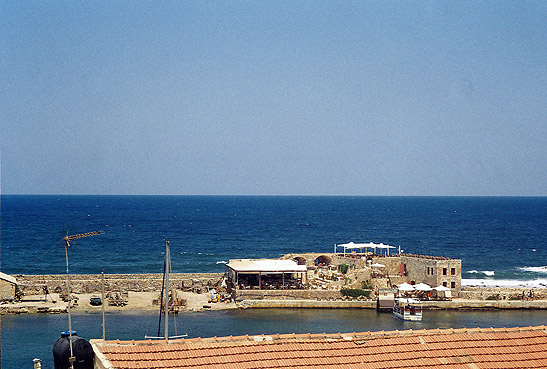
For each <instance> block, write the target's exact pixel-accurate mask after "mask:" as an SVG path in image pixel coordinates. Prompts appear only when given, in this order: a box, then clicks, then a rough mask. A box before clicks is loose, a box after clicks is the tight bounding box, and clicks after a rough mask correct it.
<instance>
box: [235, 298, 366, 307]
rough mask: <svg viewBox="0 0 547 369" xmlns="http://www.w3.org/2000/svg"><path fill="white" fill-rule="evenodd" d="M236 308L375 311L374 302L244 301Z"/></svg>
mask: <svg viewBox="0 0 547 369" xmlns="http://www.w3.org/2000/svg"><path fill="white" fill-rule="evenodd" d="M238 306H239V307H240V308H243V309H246V308H253V309H269V308H289V309H376V301H371V300H367V301H318V300H244V301H241V302H240V303H239V304H238Z"/></svg>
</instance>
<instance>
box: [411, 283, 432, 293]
mask: <svg viewBox="0 0 547 369" xmlns="http://www.w3.org/2000/svg"><path fill="white" fill-rule="evenodd" d="M414 288H416V291H426V292H427V291H431V290H432V289H433V288H431V286H430V285H428V284H425V283H418V284H417V285H415V286H414Z"/></svg>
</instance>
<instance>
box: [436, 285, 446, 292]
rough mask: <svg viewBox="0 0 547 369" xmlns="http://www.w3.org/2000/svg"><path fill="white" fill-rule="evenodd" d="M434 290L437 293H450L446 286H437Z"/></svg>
mask: <svg viewBox="0 0 547 369" xmlns="http://www.w3.org/2000/svg"><path fill="white" fill-rule="evenodd" d="M433 289H434V290H436V291H439V292H441V291H450V288H448V287H445V286H437V287H435V288H433Z"/></svg>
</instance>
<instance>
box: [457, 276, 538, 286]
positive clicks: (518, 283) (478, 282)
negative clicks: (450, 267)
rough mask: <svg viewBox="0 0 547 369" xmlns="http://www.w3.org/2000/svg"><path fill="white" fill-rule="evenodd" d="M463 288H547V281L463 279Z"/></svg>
mask: <svg viewBox="0 0 547 369" xmlns="http://www.w3.org/2000/svg"><path fill="white" fill-rule="evenodd" d="M462 287H506V288H519V287H521V288H522V287H524V288H546V287H547V279H545V278H538V279H534V280H517V279H467V278H462Z"/></svg>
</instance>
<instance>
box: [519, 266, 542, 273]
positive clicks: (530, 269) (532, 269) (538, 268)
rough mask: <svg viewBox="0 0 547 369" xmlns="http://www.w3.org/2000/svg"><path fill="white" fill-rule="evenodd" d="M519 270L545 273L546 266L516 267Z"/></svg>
mask: <svg viewBox="0 0 547 369" xmlns="http://www.w3.org/2000/svg"><path fill="white" fill-rule="evenodd" d="M518 269H519V270H523V271H525V272H534V273H547V266H541V267H522V268H518Z"/></svg>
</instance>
